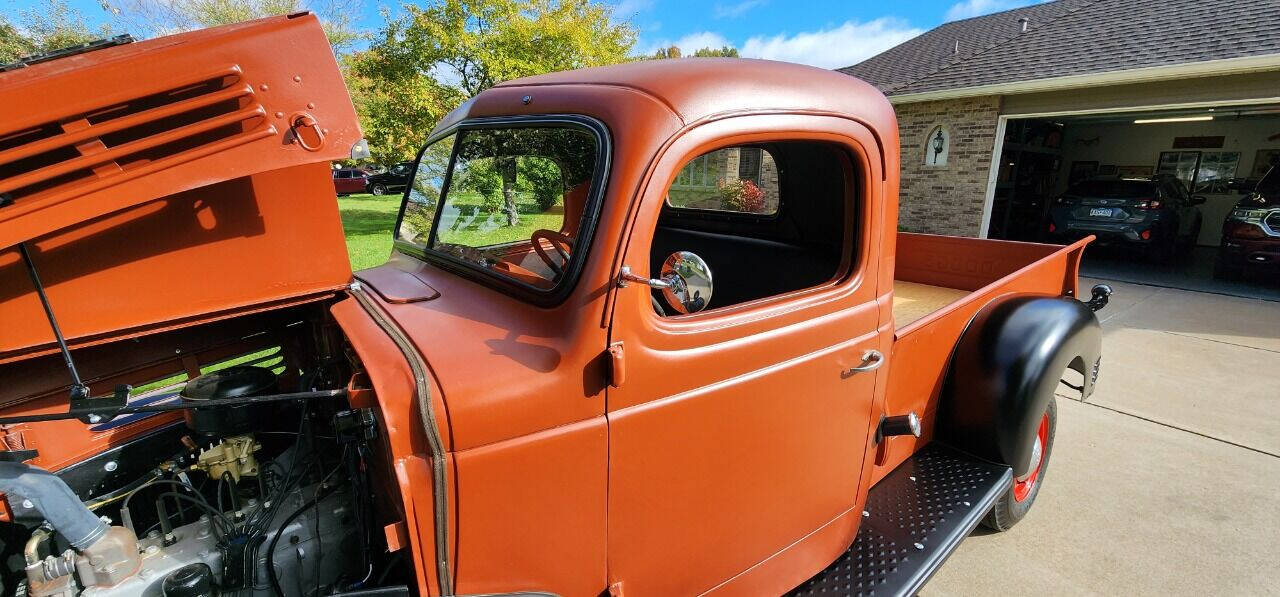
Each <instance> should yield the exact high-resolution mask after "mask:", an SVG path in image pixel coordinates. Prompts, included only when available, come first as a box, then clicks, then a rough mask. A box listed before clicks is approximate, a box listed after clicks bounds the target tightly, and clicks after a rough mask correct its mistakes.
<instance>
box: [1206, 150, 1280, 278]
mask: <svg viewBox="0 0 1280 597" xmlns="http://www.w3.org/2000/svg"><path fill="white" fill-rule="evenodd" d="M1277 269H1280V168H1272V169H1271V171H1270V172H1268V173H1267V175H1266V176H1264V177H1262V180H1261V181H1259V182H1258V186H1257V187H1256V188H1255V189H1254V192H1252V193H1250V194H1248V195H1246V196H1245V197H1244V198H1243V199H1241V200H1240V201H1239V202H1238V203H1236V205H1235V208H1233V209H1232V210H1231V213H1230V214H1227V219H1226V220H1225V221H1224V222H1223V223H1222V245H1221V248H1220V249H1219V250H1218V260H1217V262H1216V263H1215V265H1214V268H1213V275H1214V277H1217V278H1221V279H1224V280H1234V279H1239V278H1241V277H1243V276H1244V274H1245V272H1247V271H1249V270H1270V271H1275V270H1277Z"/></svg>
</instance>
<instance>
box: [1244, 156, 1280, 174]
mask: <svg viewBox="0 0 1280 597" xmlns="http://www.w3.org/2000/svg"><path fill="white" fill-rule="evenodd" d="M1276 165H1280V149H1259V150H1258V155H1257V156H1255V157H1254V158H1253V170H1252V171H1251V172H1250V173H1249V178H1262V177H1263V175H1265V174H1266V173H1267V171H1268V170H1270V169H1271V168H1272V166H1276Z"/></svg>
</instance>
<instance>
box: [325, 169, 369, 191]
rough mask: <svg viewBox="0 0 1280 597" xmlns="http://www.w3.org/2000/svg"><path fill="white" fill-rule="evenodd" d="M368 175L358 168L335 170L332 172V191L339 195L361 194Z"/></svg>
mask: <svg viewBox="0 0 1280 597" xmlns="http://www.w3.org/2000/svg"><path fill="white" fill-rule="evenodd" d="M368 179H369V173H368V172H366V171H364V170H361V169H359V168H337V169H335V170H334V171H333V190H334V191H336V192H337V193H338V194H339V195H348V194H351V193H363V192H364V189H365V186H367V185H366V183H367V182H368Z"/></svg>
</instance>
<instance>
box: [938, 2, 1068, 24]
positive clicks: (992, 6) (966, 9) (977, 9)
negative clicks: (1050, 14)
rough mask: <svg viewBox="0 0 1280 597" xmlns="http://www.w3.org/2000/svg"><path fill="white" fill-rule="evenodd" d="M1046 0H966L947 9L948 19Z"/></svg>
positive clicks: (954, 19) (952, 19)
mask: <svg viewBox="0 0 1280 597" xmlns="http://www.w3.org/2000/svg"><path fill="white" fill-rule="evenodd" d="M1044 1H1045V0H964V1H963V2H957V3H955V4H952V5H951V8H949V9H947V20H948V21H957V20H960V19H967V18H969V17H979V16H982V15H986V14H991V13H993V12H1000V11H1002V10H1009V9H1011V8H1022V7H1023V6H1027V5H1028V4H1037V3H1038V2H1044Z"/></svg>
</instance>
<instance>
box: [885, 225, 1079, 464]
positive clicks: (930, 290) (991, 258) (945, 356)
mask: <svg viewBox="0 0 1280 597" xmlns="http://www.w3.org/2000/svg"><path fill="white" fill-rule="evenodd" d="M1091 240H1092V237H1089V238H1086V239H1083V240H1081V241H1079V242H1077V243H1075V244H1072V245H1068V246H1065V247H1064V246H1058V245H1046V244H1038V243H1023V242H1013V241H1003V240H991V239H982V238H961V237H954V236H936V235H931V234H910V233H899V234H898V251H897V263H896V265H895V271H894V284H893V291H894V297H893V317H894V343H893V347H892V351H893V352H892V358H890V359H889V381H888V386H887V388H886V392H885V402H886V404H885V410H886V412H888V413H892V414H905V413H908V412H913V411H914V412H915V413H916V414H918V415H919V416H920V418H921V422H922V423H923V433H922V435H921V437H920V438H919V439H917V438H913V437H910V436H899V437H892V438H888V440H887V441H886V443H887V446H886V449H885V450H884V452H883V454H882V455H881V456H880V457H878V458H877V462H876V469H875V476H874V478H873V479H872V480H873V482H874V481H879V480H880V479H881V478H883V477H884V476H885V475H886V474H888V473H889V471H891V470H893V468H894V467H896V466H897V465H898V464H899V463H901V462H903V461H904V460H906V459H907V458H908V457H910V456H911V455H912V454H913V453H915V452H916V451H917V450H918V449H919V448H921V447H923V446H924V445H925V444H927V443H928V442H929V441H930V440H931V439H932V435H933V433H932V432H933V420H934V415H935V413H936V411H937V407H938V396H939V394H940V393H941V391H942V382H943V379H944V377H945V375H946V371H947V362H948V360H949V359H950V357H951V349H952V348H953V347H954V346H955V345H956V341H957V340H959V338H960V334H961V333H963V332H964V329H965V327H966V326H967V325H968V323H969V320H970V319H972V318H973V316H974V314H975V313H977V311H978V309H981V308H982V306H983V305H986V304H987V303H989V302H991V301H992V300H994V299H996V298H998V297H1000V296H1003V295H1008V294H1038V295H1043V296H1064V295H1070V296H1079V281H1078V279H1077V276H1078V273H1079V269H1080V256H1081V255H1082V253H1083V251H1084V246H1085V245H1086V244H1088V242H1089V241H1091ZM899 363H901V364H903V365H902V366H901V367H897V366H895V364H899Z"/></svg>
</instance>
